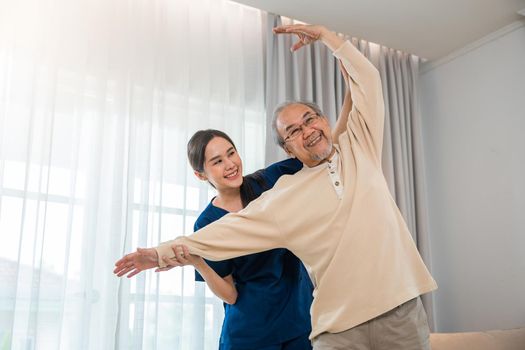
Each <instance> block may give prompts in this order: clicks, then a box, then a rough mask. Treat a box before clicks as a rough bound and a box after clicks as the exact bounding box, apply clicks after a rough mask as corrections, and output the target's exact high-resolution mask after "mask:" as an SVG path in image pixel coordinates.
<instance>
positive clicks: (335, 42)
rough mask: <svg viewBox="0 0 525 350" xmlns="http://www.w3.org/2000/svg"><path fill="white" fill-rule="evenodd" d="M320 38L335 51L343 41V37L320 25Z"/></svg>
mask: <svg viewBox="0 0 525 350" xmlns="http://www.w3.org/2000/svg"><path fill="white" fill-rule="evenodd" d="M320 39H321V41H322V42H323V43H324V44H325V45H326V46H328V48H329V49H330V50H332V51H336V50H337V49H338V48H339V47H341V45H343V43H344V42H345V41H344V39H342V38H341V37H339V36H338V35H337V33H335V32H333V31H331V30H329V29H328V28H326V27H321V29H320Z"/></svg>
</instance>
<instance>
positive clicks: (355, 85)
mask: <svg viewBox="0 0 525 350" xmlns="http://www.w3.org/2000/svg"><path fill="white" fill-rule="evenodd" d="M274 32H275V33H277V34H282V33H288V34H294V35H297V36H298V38H299V41H298V42H297V43H296V44H295V45H294V46H293V47H292V50H297V49H299V48H300V47H302V46H304V45H307V44H310V43H312V42H314V41H316V40H320V41H322V42H323V43H324V44H325V45H327V46H328V47H329V48H330V49H331V50H332V51H333V52H334V55H335V56H336V57H337V58H339V59H340V60H341V61H342V63H343V66H344V69H345V70H346V71H347V72H348V74H349V76H350V79H349V84H350V89H351V94H352V100H353V103H354V105H353V108H352V110H351V112H350V114H349V116H348V123H347V125H346V131H345V132H344V133H342V134H341V135H340V136H339V138H338V139H337V140H332V139H331V131H330V126H329V123H328V120H327V119H326V117H325V116H324V115H323V113H322V112H321V111H320V110H319V108H318V107H317V106H316V105H314V104H310V103H302V102H288V103H284V104H282V105H280V106H279V107H278V108H277V109H276V111H275V115H274V123H273V126H274V132H275V133H276V139H277V141H278V143H279V144H280V145H281V146H282V147H283V148H284V150H285V151H286V152H287V153H288V154H289V155H290V156H292V157H296V158H298V159H299V160H301V161H302V162H303V164H304V165H305V166H304V167H303V169H302V170H301V171H299V172H298V173H297V174H295V175H293V176H283V177H282V178H281V179H280V180H279V181H278V182H277V184H276V185H275V187H274V188H273V189H272V190H270V191H268V192H266V193H264V194H263V195H262V196H261V197H260V198H259V199H258V200H256V201H254V202H252V203H251V204H250V205H249V206H248V207H246V208H245V209H244V210H242V211H240V212H238V213H232V214H229V215H227V216H225V217H224V218H222V219H221V220H219V221H217V222H215V223H213V224H210V225H209V226H207V227H205V228H204V229H202V230H201V231H198V232H196V233H195V234H193V235H191V236H188V237H179V238H177V239H175V240H173V241H170V242H166V243H164V244H161V245H160V246H159V247H157V248H150V249H140V250H139V251H137V252H135V253H132V254H128V255H127V256H125V257H124V258H122V259H121V260H119V261H118V262H117V264H116V265H117V268H116V269H115V273H117V274H118V275H119V276H122V275H124V274H128V273H129V275H134V274H136V273H138V272H140V271H142V270H144V269H147V268H153V267H157V266H158V267H160V268H162V267H164V266H166V261H171V264H172V265H177V258H178V259H183V258H184V257H183V253H184V252H183V251H182V246H181V245H186V246H188V247H189V253H191V254H195V255H201V256H203V257H205V258H207V259H210V260H224V259H229V258H233V257H237V256H241V255H246V254H251V253H256V252H261V251H264V250H269V249H273V248H279V247H284V248H287V249H289V250H290V251H292V252H293V253H294V254H295V255H296V256H297V257H299V258H300V259H301V260H302V261H303V263H304V264H305V266H306V267H307V268H308V270H309V272H310V276H311V278H312V281H313V282H314V286H315V290H314V301H313V304H312V307H311V317H312V333H311V335H310V339H312V341H313V346H314V349H372V348H373V349H385V350H387V349H388V350H393V349H403V350H409V349H414V350H416V349H417V350H420V349H429V342H428V334H429V330H428V325H427V323H426V315H425V312H424V310H423V308H422V305H421V301H420V299H419V296H420V295H421V294H424V293H427V292H430V291H432V290H434V289H435V288H436V283H435V281H434V280H433V279H432V277H431V276H430V274H429V272H428V270H427V269H426V267H425V265H424V263H423V261H422V259H421V257H420V255H419V253H418V251H417V249H416V247H415V245H414V242H413V240H412V237H411V235H410V233H409V231H408V229H407V226H406V223H405V221H404V219H403V217H402V215H401V213H400V211H399V209H398V208H397V206H396V204H395V202H394V201H393V199H392V197H391V195H390V192H389V190H388V187H387V184H386V181H385V179H384V177H383V174H382V171H381V149H382V139H383V122H384V103H383V97H382V93H381V82H380V79H379V74H378V72H377V70H376V69H375V67H374V66H373V65H372V64H371V63H370V62H369V61H368V60H367V59H366V58H365V57H364V56H363V55H362V54H361V53H360V52H359V51H358V50H357V49H356V48H354V47H353V46H352V45H351V44H350V43H349V42H344V41H343V40H342V39H341V38H340V37H338V36H337V35H336V34H335V33H333V32H330V31H328V30H327V29H326V28H324V27H322V26H310V25H291V26H282V27H277V28H275V29H274ZM170 259H172V260H170Z"/></svg>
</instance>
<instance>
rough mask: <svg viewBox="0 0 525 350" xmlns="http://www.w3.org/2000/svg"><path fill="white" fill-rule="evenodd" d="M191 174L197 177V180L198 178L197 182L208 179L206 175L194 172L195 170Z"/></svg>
mask: <svg viewBox="0 0 525 350" xmlns="http://www.w3.org/2000/svg"><path fill="white" fill-rule="evenodd" d="M193 173H194V174H195V176H197V178H198V179H199V180H202V181H208V177H207V176H206V174H204V173H201V172H199V171H196V170H194V171H193Z"/></svg>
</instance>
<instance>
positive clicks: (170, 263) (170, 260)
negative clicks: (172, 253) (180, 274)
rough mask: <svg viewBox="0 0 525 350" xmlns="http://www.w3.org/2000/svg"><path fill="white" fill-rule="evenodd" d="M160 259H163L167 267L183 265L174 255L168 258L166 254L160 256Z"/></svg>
mask: <svg viewBox="0 0 525 350" xmlns="http://www.w3.org/2000/svg"><path fill="white" fill-rule="evenodd" d="M162 261H164V262H165V263H166V264H167V265H168V266H167V267H170V268H172V267H176V266H183V265H184V264H183V263H182V262H181V261H179V260H178V259H177V258H176V257H174V258H168V257H167V256H163V257H162Z"/></svg>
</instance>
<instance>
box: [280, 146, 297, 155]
mask: <svg viewBox="0 0 525 350" xmlns="http://www.w3.org/2000/svg"><path fill="white" fill-rule="evenodd" d="M283 150H284V151H285V152H286V154H287V155H288V156H290V158H296V157H295V154H293V153H292V152H291V151H290V149H288V146H286V144H284V145H283Z"/></svg>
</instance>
